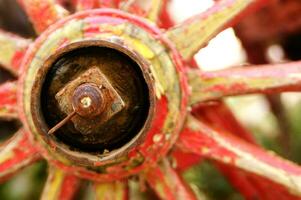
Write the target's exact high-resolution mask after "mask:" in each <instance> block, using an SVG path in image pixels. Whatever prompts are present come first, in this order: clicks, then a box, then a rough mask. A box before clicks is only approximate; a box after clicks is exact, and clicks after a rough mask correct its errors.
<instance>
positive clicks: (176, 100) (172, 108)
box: [20, 10, 187, 181]
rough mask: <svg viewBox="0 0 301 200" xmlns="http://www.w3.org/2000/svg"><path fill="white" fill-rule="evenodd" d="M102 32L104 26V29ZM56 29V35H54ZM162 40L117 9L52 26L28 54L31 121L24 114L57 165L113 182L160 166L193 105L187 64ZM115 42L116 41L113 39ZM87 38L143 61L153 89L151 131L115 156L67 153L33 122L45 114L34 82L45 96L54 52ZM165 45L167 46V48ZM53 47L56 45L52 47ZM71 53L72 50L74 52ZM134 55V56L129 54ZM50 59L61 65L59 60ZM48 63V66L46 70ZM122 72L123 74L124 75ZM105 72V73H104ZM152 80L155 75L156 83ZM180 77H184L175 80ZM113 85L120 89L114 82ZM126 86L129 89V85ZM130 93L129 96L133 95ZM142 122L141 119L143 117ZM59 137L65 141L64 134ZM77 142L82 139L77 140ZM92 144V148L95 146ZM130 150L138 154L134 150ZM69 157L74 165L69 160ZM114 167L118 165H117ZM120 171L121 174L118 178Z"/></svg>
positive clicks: (26, 90)
mask: <svg viewBox="0 0 301 200" xmlns="http://www.w3.org/2000/svg"><path fill="white" fill-rule="evenodd" d="M91 15H93V20H92V19H91V18H89V17H90V16H91ZM112 16H114V17H112ZM108 18H111V21H112V22H114V23H113V24H110V23H108ZM129 21H130V22H131V23H129ZM61 27H64V29H61ZM97 27H101V29H99V28H97ZM53 30H55V32H52V31H53ZM105 30H106V31H105ZM68 31H69V32H68ZM66 33H68V34H66ZM160 35H161V32H160V30H159V29H155V28H154V27H153V26H148V24H145V22H142V21H140V20H139V19H138V18H135V17H133V16H131V15H127V14H124V13H119V12H116V11H112V10H103V11H101V10H98V11H89V12H85V13H81V14H78V15H74V16H73V18H72V20H71V18H70V19H68V20H66V21H61V22H60V23H58V24H56V26H52V27H51V29H50V30H48V32H47V33H46V34H45V35H42V36H41V37H40V38H39V40H38V41H37V42H36V44H35V45H34V46H35V47H34V48H32V49H31V50H32V52H31V53H28V54H27V58H26V60H27V61H26V62H24V64H25V66H27V67H26V68H27V70H28V76H27V77H23V78H24V79H23V83H24V86H25V88H24V92H22V91H21V93H20V94H22V95H21V97H22V98H25V99H23V100H22V101H21V102H23V104H24V108H25V113H26V116H25V115H22V119H24V122H25V123H26V124H27V125H29V127H31V128H30V129H31V130H32V131H33V133H34V134H35V138H36V140H37V141H39V142H41V143H42V144H43V148H45V149H46V151H44V156H45V157H46V158H48V159H50V160H51V161H52V162H53V157H55V158H56V159H55V160H59V162H57V161H55V162H54V163H55V164H56V165H57V166H59V167H63V165H65V166H64V167H65V168H68V169H69V170H74V171H79V173H78V174H80V176H82V177H85V178H89V179H91V178H92V179H94V180H102V181H112V180H116V179H118V178H121V177H126V176H128V175H130V174H136V173H137V172H139V171H141V170H143V169H144V168H145V167H147V166H148V165H149V163H153V162H156V160H158V159H160V158H161V157H163V156H164V155H165V154H166V153H167V152H168V150H169V149H170V147H171V146H172V144H173V143H174V141H175V139H176V137H177V133H178V132H179V130H180V127H181V124H182V122H183V119H184V117H185V105H186V102H187V95H185V94H186V92H187V87H186V82H185V81H186V80H185V77H184V74H182V73H178V72H181V71H182V63H181V61H180V60H179V55H178V54H177V53H176V52H175V51H174V49H173V48H172V47H171V46H169V42H168V41H166V40H165V39H164V38H161V39H160ZM113 36H114V37H113ZM112 37H113V38H114V39H111V38H112ZM83 38H86V39H89V38H93V39H94V41H93V42H94V46H95V45H97V41H105V43H106V44H109V45H110V48H115V47H116V46H119V47H118V50H119V51H122V52H123V53H125V54H127V55H129V56H130V57H131V58H132V59H134V60H135V61H136V62H138V63H139V65H140V67H142V70H143V72H144V74H143V76H144V79H145V81H146V82H147V83H148V84H149V86H148V87H149V89H148V92H149V94H148V95H149V96H150V98H151V99H153V100H151V101H150V103H151V107H150V110H149V111H148V116H147V120H148V122H146V123H145V125H144V126H145V127H144V128H143V129H142V130H145V131H143V134H142V135H141V134H139V135H137V136H136V137H135V138H134V139H133V140H131V141H129V143H127V144H126V145H124V146H122V147H121V148H119V149H113V151H110V150H109V153H108V151H101V152H97V153H96V154H95V153H93V154H92V153H88V152H82V151H79V149H80V148H82V146H80V147H79V146H78V149H74V146H72V149H71V148H70V149H69V148H67V149H66V146H65V145H64V144H62V143H61V142H57V139H59V140H60V138H53V136H47V134H41V133H43V132H44V133H45V132H47V131H43V129H40V130H39V131H38V130H37V128H38V126H36V125H37V123H40V120H39V119H38V118H37V120H36V121H35V120H34V121H32V119H31V117H30V116H31V115H32V114H31V113H32V111H34V112H36V111H37V113H36V114H37V115H36V114H34V116H39V115H40V112H39V108H38V107H35V106H37V105H38V104H36V103H30V102H38V101H39V99H35V98H37V97H35V95H36V93H35V92H34V93H32V92H31V91H32V90H31V89H30V88H31V87H32V85H31V84H32V81H31V80H32V79H33V78H34V79H36V82H35V83H34V84H35V85H34V91H39V88H41V84H42V82H41V81H40V80H43V78H42V77H43V76H44V75H45V73H47V67H46V66H49V67H50V66H51V64H50V63H51V62H52V61H51V62H50V61H47V59H48V56H49V55H53V54H54V52H55V53H56V54H57V53H58V52H57V51H55V49H56V48H60V49H61V51H62V52H64V50H62V49H64V48H63V47H65V46H67V45H68V44H70V43H72V42H74V41H77V40H78V39H80V40H83ZM96 40H97V41H96ZM95 43H96V44H95ZM103 43H104V42H103ZM162 43H163V44H165V45H166V46H163V45H162ZM48 44H51V48H50V46H49V45H48ZM86 45H87V43H86ZM77 47H78V46H77ZM125 47H126V48H125ZM74 48H75V47H74ZM68 49H69V50H70V48H69V47H68ZM126 49H127V50H126ZM70 51H71V50H70ZM129 52H132V53H131V54H129ZM133 52H134V53H133ZM136 52H139V56H136ZM64 53H66V52H64ZM99 55H100V54H99ZM138 57H140V58H142V60H146V62H145V63H150V64H151V65H145V64H143V63H141V61H139V59H138ZM50 59H53V60H55V59H56V58H50ZM115 60H116V59H115ZM44 62H46V63H47V64H46V65H43V63H44ZM42 66H43V67H42ZM91 66H94V65H90V64H89V67H91ZM115 66H117V65H115ZM40 67H41V69H40ZM123 67H124V66H123ZM119 71H120V73H118V72H119ZM114 72H115V73H111V76H114V75H121V74H124V73H125V71H122V69H119V70H115V71H114ZM121 72H122V73H121ZM103 73H104V74H105V72H104V71H103ZM43 74H44V75H43ZM105 75H106V74H105ZM106 76H107V75H106ZM148 76H151V78H150V77H148ZM107 77H108V76H107ZM109 77H110V76H109ZM174 77H178V78H176V79H175V78H174ZM65 78H66V77H65ZM60 80H64V79H60ZM66 80H67V79H66ZM66 80H65V81H66ZM46 81H47V78H46ZM123 81H129V77H128V78H127V79H123ZM110 82H111V84H112V86H113V87H115V86H114V84H113V82H112V81H111V80H110ZM124 84H127V82H125V83H124ZM44 89H45V88H44ZM44 91H45V90H44ZM46 91H47V90H46ZM118 92H119V95H120V96H121V98H122V99H123V100H124V101H125V105H127V102H126V100H125V99H124V97H123V94H122V91H121V90H120V91H118ZM126 92H127V93H128V91H126ZM144 92H145V90H144ZM56 93H57V92H55V94H56ZM27 94H31V95H30V96H31V97H30V96H27ZM136 95H137V94H136ZM144 95H145V94H144ZM42 96H45V95H42ZM135 98H137V97H135ZM30 106H34V107H32V108H33V109H31V108H30ZM152 106H153V107H154V108H152ZM50 112H51V111H50ZM128 117H129V115H127V118H124V119H127V120H128V119H129V118H128ZM139 117H140V118H141V115H140V116H139ZM153 117H154V118H153ZM25 119H26V120H25ZM26 121H27V122H26ZM118 127H119V128H120V126H116V128H118ZM65 133H67V132H65ZM108 134H109V132H108ZM55 135H57V137H59V136H60V135H62V134H55ZM72 137H73V138H76V137H74V135H73V136H72ZM102 138H104V137H102ZM137 139H139V140H140V141H138V140H137ZM43 141H44V142H43ZM142 141H143V143H142ZM53 142H55V147H56V148H50V146H53V145H54V144H53ZM87 144H89V146H91V143H87ZM68 145H70V143H69V144H68ZM133 147H135V148H133ZM98 148H99V146H98ZM130 149H132V150H131V151H129V150H130ZM79 153H80V154H79ZM121 153H122V154H121ZM117 155H118V156H117ZM66 157H67V158H68V160H66V159H65V158H66ZM83 158H84V159H83ZM61 162H62V163H61ZM62 164H63V165H62ZM112 164H114V165H113V166H112ZM77 165H80V166H82V165H89V166H93V167H91V168H90V169H89V170H87V169H85V168H82V167H80V168H78V167H76V166H77ZM94 166H95V167H94ZM113 169H114V170H113ZM96 171H98V172H99V171H101V172H102V173H96ZM113 171H114V173H113ZM116 171H118V173H117V174H116Z"/></svg>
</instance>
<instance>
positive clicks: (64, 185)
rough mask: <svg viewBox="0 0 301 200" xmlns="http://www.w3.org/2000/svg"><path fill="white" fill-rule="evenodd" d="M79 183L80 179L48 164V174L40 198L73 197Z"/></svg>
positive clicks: (61, 198)
mask: <svg viewBox="0 0 301 200" xmlns="http://www.w3.org/2000/svg"><path fill="white" fill-rule="evenodd" d="M79 185H80V179H79V178H78V177H76V176H74V175H71V174H67V173H66V172H65V171H63V170H61V169H58V168H56V167H54V166H50V169H49V175H48V178H47V182H46V185H45V187H44V190H43V194H42V197H41V199H42V200H46V199H47V200H68V199H70V200H71V199H74V195H75V193H76V192H77V190H78V188H79Z"/></svg>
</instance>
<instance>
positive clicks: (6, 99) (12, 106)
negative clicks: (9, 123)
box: [0, 82, 18, 119]
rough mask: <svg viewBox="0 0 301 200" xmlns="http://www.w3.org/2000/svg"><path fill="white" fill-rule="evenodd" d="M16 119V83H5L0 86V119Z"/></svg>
mask: <svg viewBox="0 0 301 200" xmlns="http://www.w3.org/2000/svg"><path fill="white" fill-rule="evenodd" d="M17 117H18V113H17V83H16V82H6V83H4V84H2V85H0V119H14V118H17Z"/></svg>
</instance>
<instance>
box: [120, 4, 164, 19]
mask: <svg viewBox="0 0 301 200" xmlns="http://www.w3.org/2000/svg"><path fill="white" fill-rule="evenodd" d="M164 1H166V0H150V1H147V2H144V5H141V1H139V0H130V1H124V2H123V3H121V4H120V9H121V10H123V11H126V12H129V13H133V14H136V15H140V16H142V17H144V18H147V19H149V20H150V21H152V22H154V23H158V21H159V18H160V16H161V11H162V9H163V6H165V2H164Z"/></svg>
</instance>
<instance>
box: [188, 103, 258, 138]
mask: <svg viewBox="0 0 301 200" xmlns="http://www.w3.org/2000/svg"><path fill="white" fill-rule="evenodd" d="M192 113H193V116H194V117H196V118H197V119H200V120H204V121H206V122H207V123H208V124H210V125H212V126H215V127H218V128H220V129H223V130H225V131H227V132H230V133H233V134H235V136H237V137H239V138H241V139H243V140H245V141H247V142H250V143H252V144H256V142H255V139H254V137H253V135H252V133H251V132H250V131H248V130H247V129H246V128H245V127H243V126H242V124H241V123H240V122H239V121H238V120H237V119H236V117H235V116H234V114H233V113H232V111H231V110H230V109H229V108H228V106H227V105H226V104H225V103H224V102H222V101H215V102H212V104H211V105H210V106H200V107H196V108H195V109H193V111H192Z"/></svg>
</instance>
